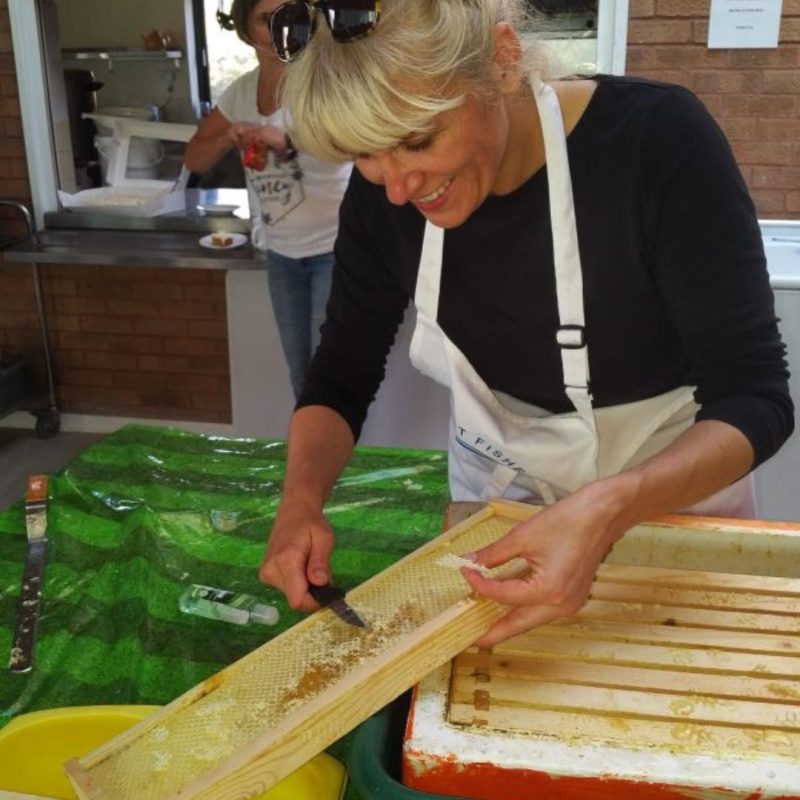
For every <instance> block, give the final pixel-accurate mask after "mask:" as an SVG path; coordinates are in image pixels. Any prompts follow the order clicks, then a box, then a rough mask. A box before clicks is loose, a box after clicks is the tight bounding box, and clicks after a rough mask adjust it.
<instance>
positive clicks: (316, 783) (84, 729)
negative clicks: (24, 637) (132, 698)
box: [0, 706, 347, 800]
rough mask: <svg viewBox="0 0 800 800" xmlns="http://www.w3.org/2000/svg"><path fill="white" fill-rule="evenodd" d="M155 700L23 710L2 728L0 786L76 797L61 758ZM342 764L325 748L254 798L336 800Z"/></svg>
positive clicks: (96, 741) (112, 731)
mask: <svg viewBox="0 0 800 800" xmlns="http://www.w3.org/2000/svg"><path fill="white" fill-rule="evenodd" d="M158 708H159V706H74V707H71V708H54V709H51V710H48V711H32V712H30V713H29V714H22V715H20V716H19V717H17V718H16V719H13V720H12V721H11V722H9V723H8V725H6V727H5V728H2V729H0V790H5V791H8V792H21V793H28V794H34V795H36V794H39V795H44V796H45V797H53V798H58V800H76V796H75V792H74V791H73V790H72V784H70V782H69V779H68V778H67V776H66V774H65V773H64V767H63V765H64V763H65V762H66V761H69V759H71V758H76V757H78V756H83V755H86V753H88V752H90V751H92V750H94V749H95V748H96V747H99V746H100V745H101V744H103V743H104V742H106V741H108V740H109V739H111V738H113V737H114V736H116V735H117V734H119V733H122V731H124V730H125V729H127V728H130V727H131V726H132V725H135V724H136V723H137V722H139V721H140V720H142V719H144V718H145V717H146V716H148V715H149V714H152V713H153V712H154V711H156V710H157V709H158ZM346 779H347V778H346V774H345V769H344V767H343V766H342V765H341V764H340V763H339V762H338V761H337V760H336V759H335V758H332V757H331V756H329V755H328V754H327V753H320V754H319V755H318V756H316V757H315V758H312V759H311V760H310V761H309V762H308V763H306V764H304V765H303V766H302V767H300V768H299V769H297V770H296V771H295V772H293V773H292V774H291V775H288V776H287V777H286V778H284V779H283V780H282V781H281V782H280V783H277V784H275V786H273V787H272V788H271V789H269V790H268V791H267V792H265V793H264V794H262V795H259V797H258V798H257V799H256V800H340V798H341V797H342V796H343V795H344V787H345V782H346Z"/></svg>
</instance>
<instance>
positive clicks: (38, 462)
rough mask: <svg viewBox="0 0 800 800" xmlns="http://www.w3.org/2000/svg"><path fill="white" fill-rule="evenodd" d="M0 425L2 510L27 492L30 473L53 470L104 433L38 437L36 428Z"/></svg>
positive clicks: (0, 506) (66, 462)
mask: <svg viewBox="0 0 800 800" xmlns="http://www.w3.org/2000/svg"><path fill="white" fill-rule="evenodd" d="M34 422H35V421H34V420H33V419H32V422H31V429H30V430H25V429H22V428H0V511H2V510H3V509H5V508H8V506H10V505H11V504H12V503H14V502H16V501H17V500H19V499H20V497H23V496H24V495H25V489H26V487H27V481H28V475H33V474H36V473H52V472H56V471H58V470H60V469H62V468H63V467H65V466H66V465H67V464H68V463H69V462H70V461H71V460H72V459H73V458H75V456H77V455H78V453H80V452H81V451H83V450H85V449H86V448H87V447H90V446H91V445H92V444H94V443H95V442H96V441H98V440H99V439H102V438H103V437H104V436H105V434H100V433H57V434H56V435H55V436H52V437H50V438H49V439H39V438H37V436H36V433H35V432H34V430H33V424H34Z"/></svg>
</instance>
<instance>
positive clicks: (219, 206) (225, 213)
mask: <svg viewBox="0 0 800 800" xmlns="http://www.w3.org/2000/svg"><path fill="white" fill-rule="evenodd" d="M237 208H239V206H232V205H225V204H224V203H208V204H206V205H200V206H197V210H198V211H199V212H200V213H201V214H202V215H203V216H205V217H230V216H231V215H232V214H233V212H234V211H236V209H237Z"/></svg>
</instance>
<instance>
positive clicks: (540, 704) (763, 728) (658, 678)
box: [403, 517, 800, 800]
mask: <svg viewBox="0 0 800 800" xmlns="http://www.w3.org/2000/svg"><path fill="white" fill-rule="evenodd" d="M608 562H611V563H608ZM608 562H607V563H606V564H604V565H602V566H601V568H600V571H599V574H598V578H597V580H596V581H595V584H594V588H593V591H592V599H591V600H590V601H589V603H588V604H587V606H586V607H585V608H584V609H583V611H581V613H580V614H579V615H577V616H576V617H574V618H572V619H569V620H564V621H561V622H557V623H552V624H550V625H547V626H544V627H541V628H538V629H536V630H534V631H530V632H528V633H526V634H524V635H521V636H518V637H515V638H513V639H511V640H508V641H507V642H503V643H502V644H500V645H498V646H496V647H494V648H493V649H492V650H491V651H479V650H477V649H475V648H470V649H468V650H466V651H465V652H462V653H460V654H459V655H458V656H457V657H456V658H455V659H454V660H453V662H452V663H451V664H446V665H444V666H443V667H442V668H440V669H438V670H436V671H435V672H434V673H432V674H431V675H429V676H427V677H426V678H425V679H424V680H423V681H422V682H421V684H420V685H419V686H418V687H417V689H416V690H415V698H414V702H413V704H412V711H411V716H410V718H409V724H408V729H407V732H406V740H405V745H404V753H403V780H404V782H405V783H406V784H407V785H409V786H411V787H413V788H415V789H419V790H422V791H426V792H431V793H440V794H451V795H457V796H463V797H475V798H491V800H512V799H513V800H525V799H526V798H541V797H547V798H548V800H560V799H561V798H564V799H565V800H566V798H569V799H570V800H581V799H582V798H586V800H588V799H589V798H592V800H598V798H612V797H613V798H618V797H626V796H627V797H632V798H634V797H635V798H636V800H677V798H692V800H697V798H703V799H704V800H706V799H708V800H717V799H718V798H726V800H728V799H729V798H730V800H733V798H798V797H800V526H791V525H786V524H781V523H736V522H733V521H720V520H711V519H705V520H704V519H700V518H690V517H683V518H678V517H674V518H668V519H666V520H665V522H664V523H663V524H653V525H648V526H639V527H638V528H636V529H634V530H633V531H631V532H630V533H629V534H627V535H626V536H625V537H624V538H623V540H621V542H620V543H619V544H618V545H617V547H615V548H614V552H613V554H612V556H611V557H610V558H609V559H608ZM615 562H616V563H615ZM620 562H622V563H620ZM626 562H627V563H626Z"/></svg>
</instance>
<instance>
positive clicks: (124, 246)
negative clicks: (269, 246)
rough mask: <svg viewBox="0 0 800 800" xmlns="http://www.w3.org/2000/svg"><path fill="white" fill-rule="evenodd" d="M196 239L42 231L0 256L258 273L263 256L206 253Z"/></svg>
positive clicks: (241, 251)
mask: <svg viewBox="0 0 800 800" xmlns="http://www.w3.org/2000/svg"><path fill="white" fill-rule="evenodd" d="M226 230H230V228H226ZM200 236H201V234H200V233H197V232H195V233H189V232H175V231H145V230H127V231H126V230H46V231H43V232H41V233H39V235H38V243H36V242H34V241H33V240H29V241H25V242H20V243H18V244H13V245H11V246H10V247H8V248H6V249H5V250H3V251H2V252H0V257H2V258H3V259H4V260H5V261H9V262H21V263H33V262H36V263H38V264H98V265H109V266H120V267H179V268H185V269H223V270H233V269H244V270H253V269H263V268H264V262H263V255H262V254H261V253H259V252H257V251H255V250H254V249H253V247H252V246H251V245H250V244H249V243H248V244H245V245H243V246H242V247H238V248H235V249H233V250H208V249H206V248H204V247H202V246H201V245H200V244H199V239H200Z"/></svg>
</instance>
